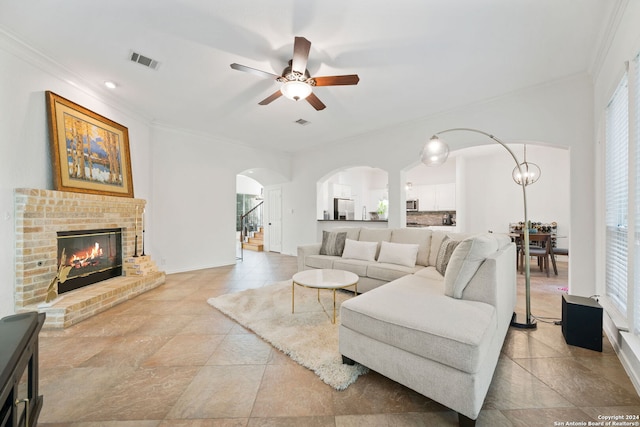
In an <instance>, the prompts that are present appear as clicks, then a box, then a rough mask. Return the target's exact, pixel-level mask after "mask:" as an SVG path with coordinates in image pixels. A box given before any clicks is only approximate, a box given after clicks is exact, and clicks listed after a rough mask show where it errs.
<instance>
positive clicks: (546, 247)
mask: <svg viewBox="0 0 640 427" xmlns="http://www.w3.org/2000/svg"><path fill="white" fill-rule="evenodd" d="M519 241H520V271H522V270H523V269H524V253H525V251H524V239H519ZM552 251H553V247H552V243H551V235H550V234H548V233H530V234H529V256H532V257H536V258H537V259H538V265H539V266H540V271H545V272H546V273H547V277H549V261H551V263H552V265H553V272H554V274H556V275H557V274H558V268H557V267H556V260H555V257H554V256H553V252H552Z"/></svg>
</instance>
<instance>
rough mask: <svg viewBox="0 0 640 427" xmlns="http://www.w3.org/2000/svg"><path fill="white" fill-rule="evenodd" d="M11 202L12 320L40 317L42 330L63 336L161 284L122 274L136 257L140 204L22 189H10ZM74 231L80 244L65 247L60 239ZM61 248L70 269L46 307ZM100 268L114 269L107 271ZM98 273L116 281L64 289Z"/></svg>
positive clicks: (153, 277) (154, 275)
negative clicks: (30, 315)
mask: <svg viewBox="0 0 640 427" xmlns="http://www.w3.org/2000/svg"><path fill="white" fill-rule="evenodd" d="M14 197H15V198H14V202H15V210H14V212H15V271H16V276H15V293H14V297H15V300H14V303H15V311H16V313H20V312H23V311H40V312H45V313H46V314H47V317H46V320H45V325H44V327H45V328H66V327H69V326H71V325H74V324H76V323H78V322H81V321H82V320H84V319H87V318H89V317H91V316H94V315H96V314H98V313H100V312H102V311H104V310H107V309H109V308H111V307H113V306H115V305H118V304H120V303H122V302H125V301H127V300H129V299H131V298H134V297H136V296H137V295H140V294H141V293H143V292H147V291H149V290H151V289H154V288H156V287H158V286H160V285H162V284H163V283H164V282H165V273H164V272H162V271H157V270H153V271H151V270H145V271H144V272H142V273H144V274H142V273H141V272H138V271H131V274H129V271H128V270H127V268H125V267H126V266H128V263H127V262H126V261H127V260H128V259H129V258H131V257H132V255H134V254H135V252H136V250H135V249H136V248H135V246H136V245H135V240H136V235H139V234H140V232H141V227H138V224H140V223H141V222H142V212H144V208H145V205H146V201H145V200H142V199H134V198H129V197H116V196H104V195H97V194H85V193H72V192H64V191H52V190H38V189H29V188H16V189H15V190H14ZM98 230H100V231H98ZM117 230H120V233H119V234H120V237H118V236H117V235H118V232H117ZM76 231H77V232H78V234H79V235H85V237H83V239H85V241H82V240H79V241H76V242H75V243H73V244H67V237H69V236H72V235H73V234H74V233H76ZM70 232H73V233H70ZM97 234H104V235H101V236H97ZM87 235H88V236H87ZM74 237H77V236H74ZM118 238H119V239H120V243H118ZM74 240H75V239H74ZM139 240H140V237H138V241H139ZM63 242H64V243H63ZM69 242H71V240H69ZM60 244H63V245H64V246H63V247H59V245H60ZM96 244H97V245H96ZM63 248H64V252H65V259H66V261H65V263H66V264H68V265H72V266H73V267H74V268H72V270H73V272H71V274H70V276H71V279H69V280H65V282H64V283H62V284H60V285H61V286H59V294H60V298H58V299H57V300H55V301H56V302H54V303H53V304H52V305H47V304H45V299H46V296H47V289H48V287H49V285H50V283H51V281H52V279H54V278H55V277H56V274H58V270H59V266H60V255H61V253H62V250H63ZM74 256H75V257H74ZM107 262H108V264H113V268H107ZM104 271H109V273H107V274H112V275H115V276H116V277H111V278H107V279H106V280H101V281H100V282H99V283H94V284H93V285H90V286H84V285H83V286H82V287H78V288H77V289H73V290H69V289H65V287H66V286H67V285H73V287H75V284H74V282H75V280H76V279H77V278H79V279H80V280H85V278H86V277H89V276H92V275H95V273H96V272H97V274H98V278H99V275H100V274H104V273H103V272H104ZM125 272H126V275H123V273H125Z"/></svg>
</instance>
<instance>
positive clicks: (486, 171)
mask: <svg viewBox="0 0 640 427" xmlns="http://www.w3.org/2000/svg"><path fill="white" fill-rule="evenodd" d="M494 145H495V150H491V153H490V154H487V155H483V156H473V157H465V159H466V161H465V165H466V169H465V171H466V173H465V180H464V181H463V182H462V183H459V184H458V188H459V190H460V192H462V193H463V194H462V197H464V200H465V203H466V207H465V210H464V213H465V224H464V231H471V232H484V231H488V230H492V231H494V232H496V233H506V232H508V230H509V229H508V226H509V223H511V222H518V221H522V220H523V218H524V203H523V197H522V187H520V186H518V185H516V183H515V182H514V181H513V179H512V177H511V172H512V170H513V168H514V167H515V162H514V161H513V159H512V158H511V156H510V155H509V153H508V152H507V151H506V150H504V149H503V148H502V147H500V146H498V145H497V144H494ZM510 148H511V149H512V150H514V152H515V153H516V156H518V159H519V160H520V161H522V146H511V147H510ZM527 161H529V162H533V163H536V164H537V165H538V166H539V167H540V169H541V171H542V174H541V175H540V179H539V180H538V181H537V182H536V183H534V184H532V185H529V186H527V206H528V209H527V211H528V216H529V220H531V221H538V222H543V223H550V222H553V221H555V222H557V223H558V236H569V232H570V228H569V224H570V213H569V212H570V209H569V196H570V194H569V152H568V150H566V149H561V148H551V147H537V146H532V145H528V146H527ZM567 243H568V239H564V238H563V239H561V240H559V241H558V245H559V246H561V247H567Z"/></svg>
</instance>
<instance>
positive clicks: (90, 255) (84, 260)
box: [69, 242, 102, 268]
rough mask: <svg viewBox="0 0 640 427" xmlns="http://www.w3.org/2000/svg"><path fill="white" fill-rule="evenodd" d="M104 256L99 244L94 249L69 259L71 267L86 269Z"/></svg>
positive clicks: (77, 253) (81, 252) (76, 254)
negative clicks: (92, 261) (93, 261)
mask: <svg viewBox="0 0 640 427" xmlns="http://www.w3.org/2000/svg"><path fill="white" fill-rule="evenodd" d="M100 256H102V248H101V247H100V244H99V243H98V242H96V243H95V245H93V247H91V248H89V249H86V250H85V251H80V252H76V253H75V254H73V255H72V256H71V257H70V258H69V265H73V266H75V267H76V268H80V267H85V266H87V265H89V264H90V263H91V260H94V259H96V258H98V257H100Z"/></svg>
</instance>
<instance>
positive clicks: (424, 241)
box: [391, 228, 432, 266]
mask: <svg viewBox="0 0 640 427" xmlns="http://www.w3.org/2000/svg"><path fill="white" fill-rule="evenodd" d="M431 234H432V231H431V230H430V229H428V228H395V229H393V230H392V231H391V242H393V243H413V244H418V245H419V247H418V256H417V258H416V264H419V265H424V266H427V265H429V251H430V248H431Z"/></svg>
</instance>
